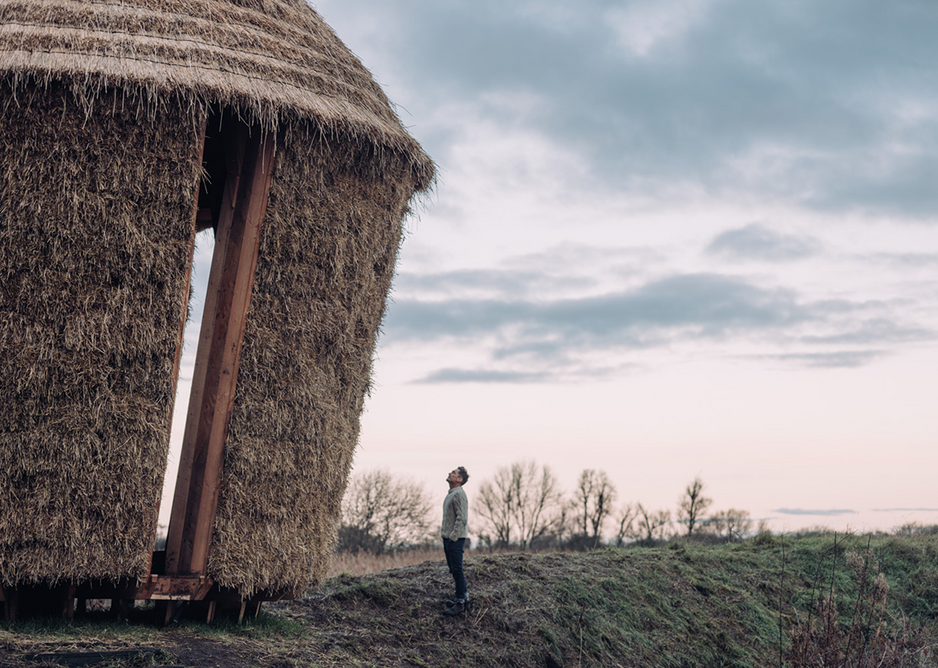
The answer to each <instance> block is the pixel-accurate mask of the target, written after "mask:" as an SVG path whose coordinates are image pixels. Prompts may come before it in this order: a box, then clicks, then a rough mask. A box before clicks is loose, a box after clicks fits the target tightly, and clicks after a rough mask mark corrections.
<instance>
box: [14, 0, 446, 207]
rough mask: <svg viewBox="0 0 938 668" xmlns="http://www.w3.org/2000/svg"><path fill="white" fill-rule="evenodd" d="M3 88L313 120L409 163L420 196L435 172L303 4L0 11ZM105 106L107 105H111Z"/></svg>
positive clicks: (271, 122)
mask: <svg viewBox="0 0 938 668" xmlns="http://www.w3.org/2000/svg"><path fill="white" fill-rule="evenodd" d="M0 78H2V79H4V80H6V82H7V84H8V85H12V86H13V88H14V90H15V89H16V88H17V87H18V86H21V85H24V84H31V83H32V82H36V81H38V82H42V83H46V84H48V83H49V82H52V81H56V82H64V83H67V84H69V86H70V87H71V89H72V91H73V93H75V94H76V95H77V97H79V98H80V99H84V100H87V101H93V100H95V99H97V98H98V97H100V96H101V94H102V93H104V92H105V91H118V90H119V91H120V92H121V93H120V94H121V95H122V96H125V98H124V99H125V100H126V96H128V95H129V96H130V99H133V100H136V101H138V102H141V101H142V102H143V103H144V104H145V105H146V106H147V107H149V108H153V107H155V106H158V104H159V103H160V101H161V100H165V99H166V98H168V97H178V98H182V99H183V100H186V101H188V102H189V103H191V104H198V105H210V104H219V105H221V106H228V107H231V108H233V109H235V110H236V111H237V112H238V113H240V114H242V115H243V116H245V117H247V118H248V119H249V120H252V121H257V122H260V123H261V124H263V125H265V126H267V127H276V126H278V125H279V124H280V123H281V122H283V121H288V120H303V119H306V120H310V121H314V124H315V125H319V126H322V127H324V128H327V129H328V130H330V131H332V132H335V133H337V134H341V135H345V136H348V137H350V138H353V139H354V140H356V141H359V142H366V143H370V144H371V145H372V146H373V147H374V148H375V149H376V150H379V151H381V150H386V149H387V150H393V151H396V152H401V153H403V154H405V155H406V156H407V157H408V158H409V160H410V162H411V168H412V169H413V171H414V175H415V177H416V183H417V188H418V190H425V189H426V188H428V187H429V185H430V183H431V181H432V178H433V163H432V161H431V160H430V159H429V158H428V157H427V156H426V155H425V154H424V153H423V151H422V150H421V148H420V146H419V145H418V144H417V142H416V141H415V140H414V139H413V138H412V137H410V135H409V134H408V133H407V132H406V130H405V129H404V128H403V126H402V125H401V122H400V120H399V119H398V118H397V115H396V114H395V112H394V110H393V108H392V107H391V105H390V103H389V102H388V99H387V97H386V96H385V95H384V93H383V92H382V90H381V88H380V87H379V86H378V85H377V84H376V83H375V82H374V80H373V79H372V77H371V74H370V73H369V72H368V70H366V69H365V68H364V66H363V65H362V64H361V63H360V62H359V60H358V59H357V58H356V57H355V55H354V54H352V53H351V52H350V51H349V50H348V48H347V47H346V46H345V45H344V44H342V42H341V41H340V40H339V39H338V38H337V37H336V35H335V34H334V33H333V32H332V30H331V29H330V28H329V27H328V26H327V25H326V24H325V23H324V22H323V20H322V19H321V18H320V17H319V16H318V15H317V14H316V12H314V11H313V10H312V9H311V8H310V7H309V5H307V4H306V2H305V1H304V0H84V1H78V0H0ZM109 97H110V95H109Z"/></svg>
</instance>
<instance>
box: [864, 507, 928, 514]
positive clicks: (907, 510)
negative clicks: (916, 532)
mask: <svg viewBox="0 0 938 668" xmlns="http://www.w3.org/2000/svg"><path fill="white" fill-rule="evenodd" d="M873 512H874V513H938V508H873Z"/></svg>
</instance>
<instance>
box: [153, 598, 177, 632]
mask: <svg viewBox="0 0 938 668" xmlns="http://www.w3.org/2000/svg"><path fill="white" fill-rule="evenodd" d="M175 614H176V602H175V601H157V602H156V621H157V623H158V624H159V625H160V626H167V625H168V624H169V623H170V622H171V621H173V616H174V615H175Z"/></svg>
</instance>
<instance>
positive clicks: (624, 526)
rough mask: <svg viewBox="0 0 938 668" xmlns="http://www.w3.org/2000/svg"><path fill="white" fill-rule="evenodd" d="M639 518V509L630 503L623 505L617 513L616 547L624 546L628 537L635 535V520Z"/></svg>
mask: <svg viewBox="0 0 938 668" xmlns="http://www.w3.org/2000/svg"><path fill="white" fill-rule="evenodd" d="M636 519H638V509H637V508H636V507H635V506H633V505H632V504H630V503H627V504H625V505H624V506H622V509H621V510H619V514H618V515H616V525H617V528H616V547H622V546H623V545H624V544H625V540H626V538H629V537H631V536H634V535H635V520H636Z"/></svg>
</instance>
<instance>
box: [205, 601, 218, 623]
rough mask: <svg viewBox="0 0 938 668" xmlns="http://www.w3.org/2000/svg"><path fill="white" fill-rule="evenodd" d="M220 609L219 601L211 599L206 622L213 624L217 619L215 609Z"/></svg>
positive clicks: (206, 613)
mask: <svg viewBox="0 0 938 668" xmlns="http://www.w3.org/2000/svg"><path fill="white" fill-rule="evenodd" d="M217 609H218V601H209V602H208V610H207V611H206V612H205V623H206V624H211V623H212V622H214V621H215V611H216V610H217Z"/></svg>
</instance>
